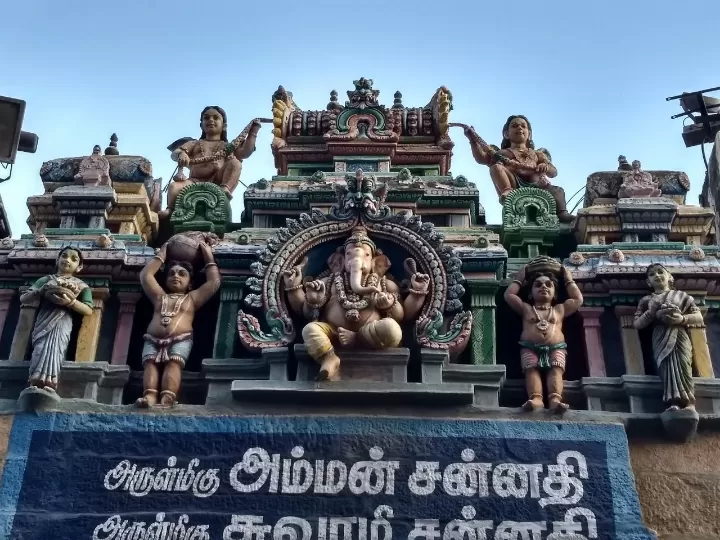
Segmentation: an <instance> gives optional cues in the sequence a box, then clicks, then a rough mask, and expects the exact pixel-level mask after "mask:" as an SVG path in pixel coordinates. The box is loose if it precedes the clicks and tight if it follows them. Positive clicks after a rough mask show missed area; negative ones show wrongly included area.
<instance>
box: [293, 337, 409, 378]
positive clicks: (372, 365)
mask: <svg viewBox="0 0 720 540" xmlns="http://www.w3.org/2000/svg"><path fill="white" fill-rule="evenodd" d="M294 351H295V359H296V360H297V365H298V367H297V376H296V380H297V381H314V380H315V377H316V376H317V373H318V368H319V366H318V364H317V362H315V360H313V359H312V358H310V356H309V355H308V353H307V349H306V348H305V345H295V349H294ZM335 352H336V353H337V355H338V356H339V357H340V377H341V378H342V379H343V380H346V381H373V382H392V383H405V382H407V365H408V361H409V360H410V350H409V349H405V348H397V349H385V350H382V351H373V350H342V349H337V350H336V351H335Z"/></svg>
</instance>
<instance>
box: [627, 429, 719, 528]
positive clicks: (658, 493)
mask: <svg viewBox="0 0 720 540" xmlns="http://www.w3.org/2000/svg"><path fill="white" fill-rule="evenodd" d="M630 458H631V461H632V470H633V473H634V474H635V483H636V485H637V490H638V494H639V496H640V505H641V506H642V511H643V517H644V519H645V524H646V525H647V526H648V527H650V528H652V529H655V530H656V531H657V533H658V537H659V540H717V539H718V538H720V434H717V433H699V434H698V435H697V437H696V438H695V440H693V441H692V442H691V443H688V444H671V443H668V442H662V441H652V442H643V441H632V440H631V441H630Z"/></svg>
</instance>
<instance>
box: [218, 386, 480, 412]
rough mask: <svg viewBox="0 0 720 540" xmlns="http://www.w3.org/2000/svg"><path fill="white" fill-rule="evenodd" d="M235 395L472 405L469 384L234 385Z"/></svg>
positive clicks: (241, 398) (258, 398) (255, 398)
mask: <svg viewBox="0 0 720 540" xmlns="http://www.w3.org/2000/svg"><path fill="white" fill-rule="evenodd" d="M232 394H233V398H234V399H235V400H236V401H240V402H243V401H245V402H246V401H260V402H263V401H265V402H268V401H269V402H272V403H285V404H294V403H298V404H305V403H316V404H328V405H336V404H339V403H353V404H354V405H357V406H359V407H363V406H365V405H407V406H412V405H436V406H441V405H445V406H447V405H470V404H472V402H473V388H472V385H470V384H460V383H455V384H452V383H448V384H422V383H388V382H382V381H377V382H374V383H373V384H371V385H368V384H367V382H365V381H335V382H324V383H315V382H310V381H295V382H279V381H234V382H233V383H232Z"/></svg>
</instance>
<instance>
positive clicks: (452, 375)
mask: <svg viewBox="0 0 720 540" xmlns="http://www.w3.org/2000/svg"><path fill="white" fill-rule="evenodd" d="M504 381H505V366H504V365H468V364H447V365H445V366H444V367H443V369H442V382H443V383H469V384H471V385H472V387H473V393H474V400H473V404H474V405H477V406H478V407H498V406H499V405H500V388H501V387H502V384H503V382H504Z"/></svg>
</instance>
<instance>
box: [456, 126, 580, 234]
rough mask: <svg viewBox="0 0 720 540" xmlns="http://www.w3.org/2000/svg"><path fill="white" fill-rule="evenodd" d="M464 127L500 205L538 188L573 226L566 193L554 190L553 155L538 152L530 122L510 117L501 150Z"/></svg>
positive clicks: (503, 135)
mask: <svg viewBox="0 0 720 540" xmlns="http://www.w3.org/2000/svg"><path fill="white" fill-rule="evenodd" d="M450 125H457V126H461V127H463V128H464V130H465V136H466V137H467V138H468V139H469V140H470V145H471V149H472V153H473V157H474V158H475V161H477V162H478V163H479V164H481V165H487V166H489V167H490V178H491V179H492V182H493V184H494V185H495V189H496V191H497V194H498V197H499V199H500V203H503V202H505V198H506V197H507V196H508V195H509V194H510V193H511V192H512V191H513V190H514V189H518V188H521V187H536V188H540V189H545V190H547V191H548V192H550V193H551V194H552V196H553V198H554V199H555V203H556V207H557V216H558V219H559V220H560V221H561V222H563V223H569V222H571V221H572V220H573V217H572V216H571V215H570V213H569V212H568V211H567V204H566V202H565V191H564V190H563V189H562V188H561V187H560V186H554V185H552V184H551V183H550V180H548V179H549V178H555V177H556V176H557V169H556V168H555V165H553V164H552V161H551V157H550V153H549V152H548V151H547V150H546V149H544V148H541V149H539V150H535V143H534V142H533V140H532V127H531V126H530V121H529V120H528V119H527V118H525V117H524V116H522V115H513V116H510V117H509V118H508V119H507V121H506V122H505V125H504V126H503V130H502V137H503V139H502V143H500V148H498V147H497V146H493V145H489V144H487V143H486V142H485V141H484V140H483V139H482V138H481V137H480V136H479V135H478V134H477V133H476V132H475V130H474V129H473V128H472V127H470V126H466V125H464V124H457V123H455V124H450Z"/></svg>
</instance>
